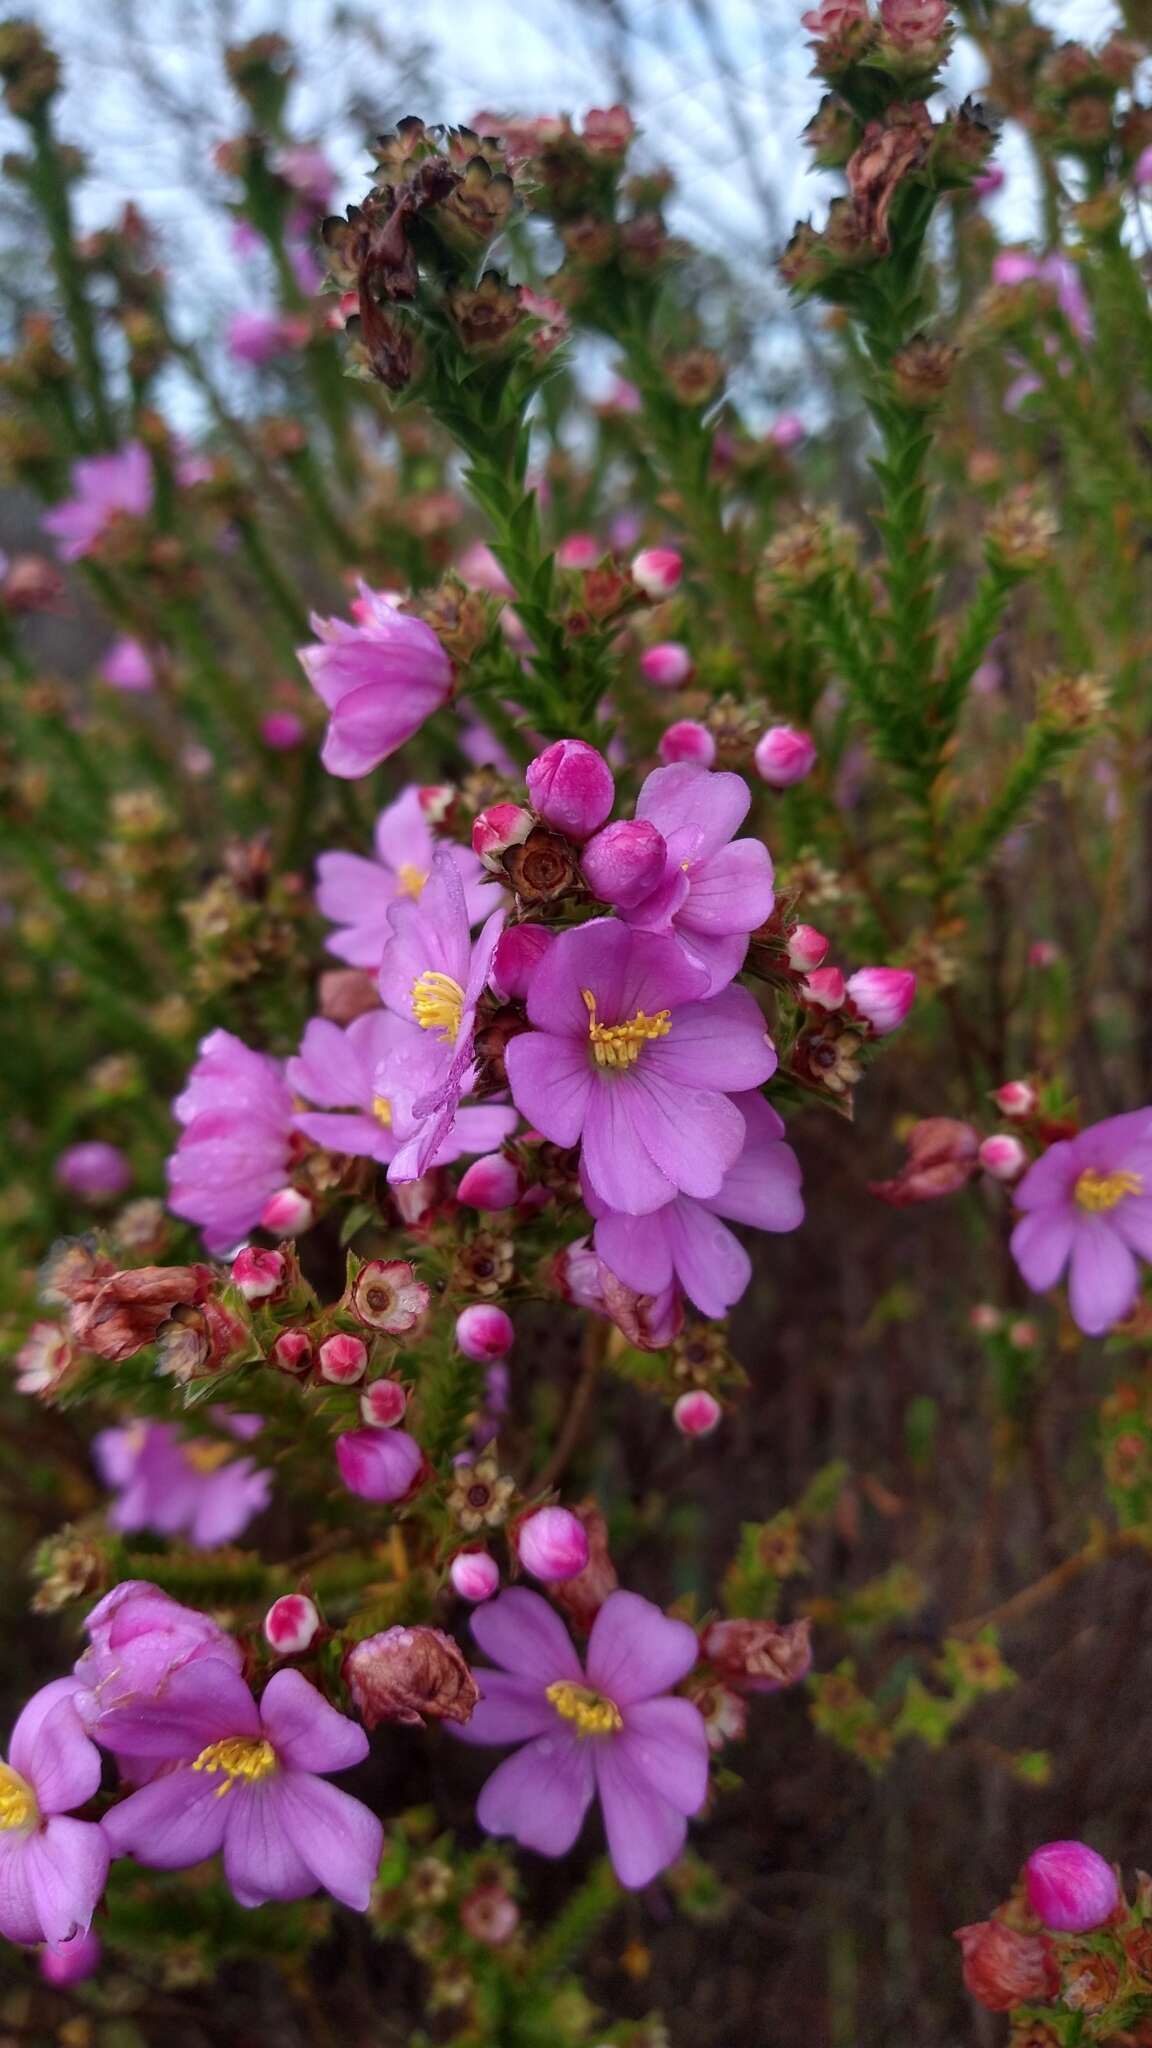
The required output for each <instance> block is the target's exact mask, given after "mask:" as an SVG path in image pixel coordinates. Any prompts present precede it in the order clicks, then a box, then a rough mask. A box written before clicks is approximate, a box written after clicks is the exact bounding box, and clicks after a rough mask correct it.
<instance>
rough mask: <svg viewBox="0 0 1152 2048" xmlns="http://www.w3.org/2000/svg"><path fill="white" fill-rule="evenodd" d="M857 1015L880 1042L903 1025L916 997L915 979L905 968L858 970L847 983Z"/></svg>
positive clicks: (864, 968) (865, 968) (868, 968)
mask: <svg viewBox="0 0 1152 2048" xmlns="http://www.w3.org/2000/svg"><path fill="white" fill-rule="evenodd" d="M847 990H848V995H849V997H850V998H851V1001H852V1004H853V1006H854V1008H855V1009H856V1011H857V1013H858V1014H859V1015H860V1016H861V1017H864V1018H866V1019H867V1021H868V1023H869V1024H870V1025H871V1026H872V1029H873V1031H874V1032H875V1033H876V1036H877V1038H882V1037H883V1036H884V1035H885V1033H886V1032H889V1031H895V1030H896V1029H897V1028H898V1026H899V1025H901V1024H902V1023H903V1022H904V1019H905V1017H906V1016H907V1015H908V1012H909V1010H910V1009H911V1008H912V999H913V997H914V996H915V994H916V976H915V975H914V974H913V973H912V972H911V971H910V969H908V968H906V967H860V968H857V970H856V973H855V974H850V975H849V976H848V981H847Z"/></svg>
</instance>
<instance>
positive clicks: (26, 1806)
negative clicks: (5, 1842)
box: [0, 1764, 40, 1833]
mask: <svg viewBox="0 0 1152 2048" xmlns="http://www.w3.org/2000/svg"><path fill="white" fill-rule="evenodd" d="M39 1818H40V1808H39V1807H38V1806H37V1804H36V1794H35V1793H34V1791H33V1790H32V1787H31V1785H30V1784H29V1783H28V1781H27V1779H26V1778H22V1777H21V1776H20V1773H19V1771H14V1770H13V1769H12V1766H11V1764H0V1828H3V1829H4V1831H5V1832H6V1833H9V1832H13V1833H14V1832H15V1830H16V1829H17V1828H34V1827H35V1826H36V1823H37V1821H38V1820H39Z"/></svg>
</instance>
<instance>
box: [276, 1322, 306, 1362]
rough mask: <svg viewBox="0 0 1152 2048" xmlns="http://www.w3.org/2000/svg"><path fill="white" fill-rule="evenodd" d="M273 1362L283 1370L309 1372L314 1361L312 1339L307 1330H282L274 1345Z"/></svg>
mask: <svg viewBox="0 0 1152 2048" xmlns="http://www.w3.org/2000/svg"><path fill="white" fill-rule="evenodd" d="M272 1363H273V1365H278V1366H279V1367H280V1370H281V1372H307V1370H308V1368H309V1366H310V1365H311V1363H312V1339H311V1337H310V1336H309V1335H308V1332H307V1330H281V1332H280V1335H279V1336H278V1337H277V1339H276V1342H275V1343H274V1345H273V1346H272Z"/></svg>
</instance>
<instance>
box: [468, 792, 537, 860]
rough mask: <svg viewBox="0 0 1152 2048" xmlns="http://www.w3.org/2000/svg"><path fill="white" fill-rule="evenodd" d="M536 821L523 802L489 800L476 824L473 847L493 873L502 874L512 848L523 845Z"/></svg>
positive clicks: (473, 830) (473, 828) (473, 833)
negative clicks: (494, 802) (508, 802)
mask: <svg viewBox="0 0 1152 2048" xmlns="http://www.w3.org/2000/svg"><path fill="white" fill-rule="evenodd" d="M535 823H536V820H535V818H534V817H533V816H532V813H531V811H526V810H525V809H524V806H523V804H489V806H488V809H487V810H486V811H481V813H480V815H479V817H478V818H477V819H476V822H475V824H474V825H473V827H472V851H473V852H474V853H477V854H479V856H480V859H481V860H482V861H483V863H484V865H485V867H486V868H488V869H489V870H490V871H491V872H492V873H493V874H501V873H503V868H504V858H503V857H504V855H505V853H507V851H508V848H509V847H510V846H523V844H524V841H525V840H526V839H527V837H528V834H529V833H530V832H531V831H532V829H533V827H534V825H535Z"/></svg>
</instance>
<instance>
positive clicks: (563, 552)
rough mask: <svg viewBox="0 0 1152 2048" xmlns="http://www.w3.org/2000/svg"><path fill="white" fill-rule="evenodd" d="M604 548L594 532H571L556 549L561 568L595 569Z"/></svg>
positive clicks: (558, 563)
mask: <svg viewBox="0 0 1152 2048" xmlns="http://www.w3.org/2000/svg"><path fill="white" fill-rule="evenodd" d="M603 553H604V549H603V548H602V547H601V545H600V542H599V541H598V540H597V538H596V535H595V534H594V533H569V534H567V535H566V536H565V538H564V539H563V540H562V541H561V543H560V545H559V547H558V548H557V550H556V561H557V565H558V566H559V567H560V568H561V569H593V568H595V566H596V564H597V562H598V561H599V560H600V557H601V555H602V554H603Z"/></svg>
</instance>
